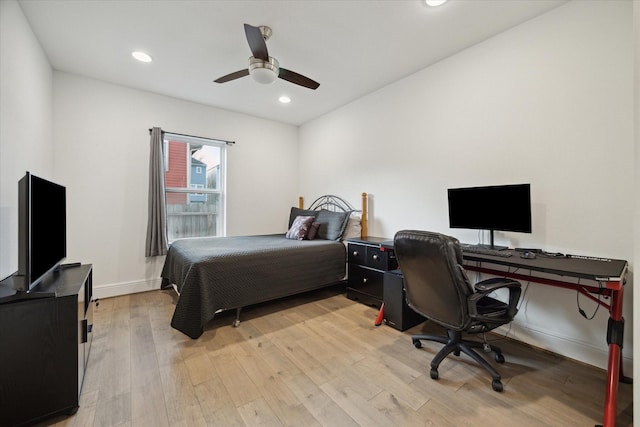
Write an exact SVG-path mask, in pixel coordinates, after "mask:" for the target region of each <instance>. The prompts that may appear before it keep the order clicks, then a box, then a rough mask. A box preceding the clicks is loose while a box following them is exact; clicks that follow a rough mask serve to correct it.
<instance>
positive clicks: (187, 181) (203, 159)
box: [164, 133, 226, 242]
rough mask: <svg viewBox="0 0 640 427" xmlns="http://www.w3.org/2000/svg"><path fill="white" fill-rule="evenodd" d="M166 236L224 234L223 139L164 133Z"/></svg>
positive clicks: (171, 238) (183, 236)
mask: <svg viewBox="0 0 640 427" xmlns="http://www.w3.org/2000/svg"><path fill="white" fill-rule="evenodd" d="M164 142H165V148H166V151H165V162H166V163H165V174H164V180H165V191H166V195H165V196H166V207H167V238H168V239H169V241H170V242H172V241H174V240H176V239H182V238H186V237H210V236H224V230H225V228H224V225H225V217H224V213H225V209H224V200H225V197H224V196H225V182H224V181H225V179H224V178H225V176H226V173H225V158H226V144H225V142H223V141H216V140H212V139H205V138H196V137H191V136H183V135H176V134H171V133H165V135H164Z"/></svg>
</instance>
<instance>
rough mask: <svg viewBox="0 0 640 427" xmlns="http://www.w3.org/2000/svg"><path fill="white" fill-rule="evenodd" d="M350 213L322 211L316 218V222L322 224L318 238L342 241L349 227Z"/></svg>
mask: <svg viewBox="0 0 640 427" xmlns="http://www.w3.org/2000/svg"><path fill="white" fill-rule="evenodd" d="M349 214H350V212H333V211H328V210H326V209H322V210H320V212H319V213H318V216H316V222H319V223H320V228H319V229H318V234H317V236H316V237H317V238H318V239H325V240H340V238H341V237H342V233H344V229H345V227H346V226H347V221H348V220H349Z"/></svg>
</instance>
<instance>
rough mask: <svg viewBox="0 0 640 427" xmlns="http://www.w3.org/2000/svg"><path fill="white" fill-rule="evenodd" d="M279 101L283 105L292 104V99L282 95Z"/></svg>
mask: <svg viewBox="0 0 640 427" xmlns="http://www.w3.org/2000/svg"><path fill="white" fill-rule="evenodd" d="M278 101H280V102H282V103H283V104H288V103H290V102H291V98H289V97H288V96H286V95H282V96H281V97H280V98H278Z"/></svg>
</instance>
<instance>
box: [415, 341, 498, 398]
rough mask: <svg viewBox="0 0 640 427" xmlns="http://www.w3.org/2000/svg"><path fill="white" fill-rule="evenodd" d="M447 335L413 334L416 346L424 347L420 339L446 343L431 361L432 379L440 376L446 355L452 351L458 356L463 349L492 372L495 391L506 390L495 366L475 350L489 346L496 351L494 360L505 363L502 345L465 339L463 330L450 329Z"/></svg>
mask: <svg viewBox="0 0 640 427" xmlns="http://www.w3.org/2000/svg"><path fill="white" fill-rule="evenodd" d="M447 335H448V336H447V337H444V336H440V335H430V334H423V335H412V336H411V341H412V342H413V345H414V346H415V347H416V348H421V347H422V343H421V342H420V340H428V341H435V342H439V343H442V344H444V345H445V346H444V347H443V348H442V349H441V350H440V351H439V352H438V354H436V356H435V357H434V358H433V360H432V361H431V372H430V375H431V378H432V379H434V380H437V379H438V378H439V374H438V367H439V366H440V363H441V362H442V361H443V360H444V358H445V357H447V356H448V355H449V354H450V353H453V354H454V355H456V356H460V352H461V351H462V352H463V353H464V354H466V355H468V356H469V357H471V358H472V359H473V360H475V361H476V362H477V363H478V364H479V365H480V366H482V367H483V368H484V369H486V370H487V371H488V372H489V373H490V374H491V377H492V378H493V381H492V382H491V388H493V390H494V391H497V392H501V391H503V390H504V387H503V385H502V382H501V381H500V379H501V378H500V374H499V373H498V371H496V370H495V369H494V368H493V366H491V365H490V364H489V362H487V361H486V360H485V359H484V358H483V357H482V356H480V355H479V354H478V353H477V352H476V351H475V350H474V348H481V349H483V350H484V351H486V349H487V348H489V351H490V352H493V353H495V356H494V360H495V361H496V362H497V363H504V356H503V355H502V350H501V349H500V347H497V346H494V345H489V344H485V343H482V342H478V341H471V340H465V339H463V338H462V332H458V331H452V330H448V331H447Z"/></svg>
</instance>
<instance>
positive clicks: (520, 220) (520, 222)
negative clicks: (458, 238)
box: [448, 184, 531, 233]
mask: <svg viewBox="0 0 640 427" xmlns="http://www.w3.org/2000/svg"><path fill="white" fill-rule="evenodd" d="M448 193H449V194H448V196H449V226H450V227H451V228H470V229H481V230H500V231H515V232H521V233H531V186H530V184H517V185H498V186H490V187H468V188H452V189H449V190H448Z"/></svg>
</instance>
